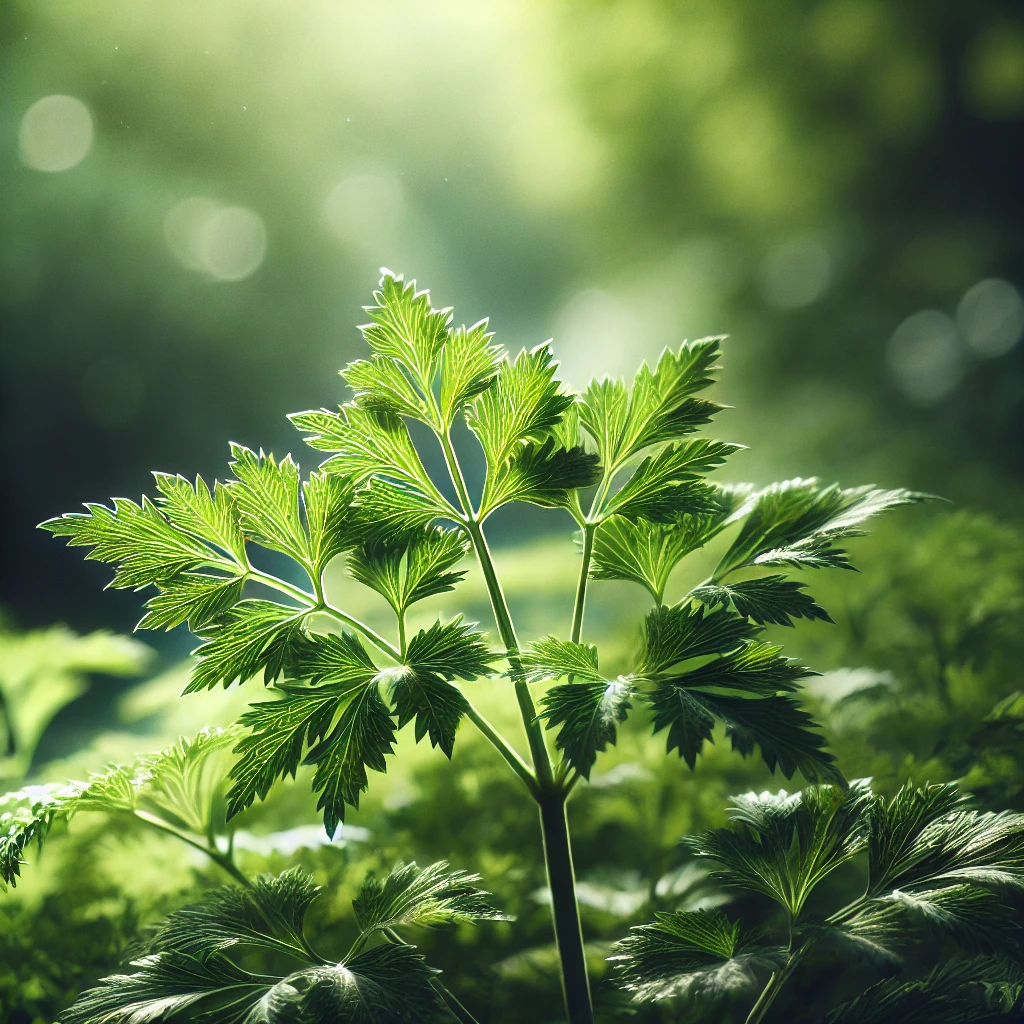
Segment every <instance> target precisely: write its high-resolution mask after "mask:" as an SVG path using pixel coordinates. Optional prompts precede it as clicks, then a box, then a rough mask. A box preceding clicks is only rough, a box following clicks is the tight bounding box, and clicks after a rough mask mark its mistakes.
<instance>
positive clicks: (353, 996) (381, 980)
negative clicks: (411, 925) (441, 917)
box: [274, 944, 447, 1024]
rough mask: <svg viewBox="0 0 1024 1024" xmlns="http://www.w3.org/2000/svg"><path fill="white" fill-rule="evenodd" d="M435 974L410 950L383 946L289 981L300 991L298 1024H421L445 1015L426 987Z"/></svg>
mask: <svg viewBox="0 0 1024 1024" xmlns="http://www.w3.org/2000/svg"><path fill="white" fill-rule="evenodd" d="M437 973H438V972H437V971H435V970H433V968H430V967H428V966H427V964H426V962H425V961H424V959H423V957H422V956H421V955H420V954H419V953H418V952H416V949H415V947H413V946H406V945H397V944H396V945H389V944H384V945H380V946H374V947H373V948H372V949H367V950H364V951H363V952H362V953H359V954H358V955H357V956H354V957H352V958H351V959H349V960H346V961H345V962H344V963H341V964H337V965H336V966H325V967H316V968H312V969H310V970H308V971H304V972H302V973H301V974H300V975H295V976H293V977H292V978H289V979H288V980H289V981H291V982H292V983H293V984H294V983H300V984H302V985H303V987H304V988H305V995H304V998H303V1002H302V1011H303V1012H302V1014H301V1016H300V1017H299V1018H298V1020H300V1021H301V1024H335V1022H341V1021H344V1022H345V1024H420V1022H424V1024H425V1022H428V1021H433V1020H439V1019H443V1016H444V1015H445V1014H446V1012H447V1011H446V1010H445V1009H444V1004H443V1003H442V1002H441V1000H440V997H439V996H438V994H437V992H436V990H435V989H434V988H433V986H432V984H431V982H432V981H433V978H434V976H435V975H436V974H437ZM293 1019H295V1018H287V1017H283V1018H281V1019H280V1020H279V1021H275V1022H274V1024H290V1022H291V1020H293Z"/></svg>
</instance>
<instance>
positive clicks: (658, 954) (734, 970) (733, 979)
mask: <svg viewBox="0 0 1024 1024" xmlns="http://www.w3.org/2000/svg"><path fill="white" fill-rule="evenodd" d="M612 950H613V955H612V956H610V957H609V958H608V959H609V961H610V962H611V963H613V964H614V965H615V967H616V968H617V969H618V978H617V979H616V980H617V981H618V984H619V985H621V986H622V987H623V988H625V989H626V990H627V991H628V992H631V993H632V995H633V998H634V999H635V1000H636V1001H637V1002H643V1003H646V1002H657V1001H661V1000H665V999H672V998H679V997H690V998H691V999H697V1000H700V1001H701V1004H702V1005H707V1004H713V1003H714V1002H715V1001H716V1000H717V999H720V998H721V997H722V996H724V995H727V994H729V993H732V992H734V991H736V990H737V989H740V990H742V989H744V988H748V987H753V983H754V981H755V978H756V976H755V974H754V970H753V969H754V967H755V966H759V965H766V966H771V967H775V966H777V963H778V952H777V951H771V950H767V949H764V950H757V949H752V950H749V951H748V950H743V949H742V947H741V942H740V925H739V924H738V923H736V924H733V923H731V922H730V921H729V919H728V918H727V917H726V916H725V914H723V913H722V912H721V911H720V910H696V911H677V912H676V913H674V914H658V915H657V918H656V920H655V921H654V922H653V923H652V924H643V925H635V926H634V927H632V928H631V929H630V934H629V936H628V937H627V938H625V939H621V940H620V941H619V942H617V943H615V945H614V946H613V947H612ZM773 952H774V953H775V956H772V953H773Z"/></svg>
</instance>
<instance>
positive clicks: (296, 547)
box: [227, 444, 310, 565]
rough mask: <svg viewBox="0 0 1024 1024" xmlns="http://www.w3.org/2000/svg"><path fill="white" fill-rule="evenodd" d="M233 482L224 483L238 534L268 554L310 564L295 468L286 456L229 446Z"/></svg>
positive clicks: (297, 473) (238, 445)
mask: <svg viewBox="0 0 1024 1024" xmlns="http://www.w3.org/2000/svg"><path fill="white" fill-rule="evenodd" d="M231 457H232V459H233V461H232V463H231V469H232V471H233V472H234V474H235V479H234V480H230V481H228V483H227V488H228V493H229V494H230V496H231V500H232V502H233V503H234V506H235V508H236V510H237V511H238V518H239V522H240V523H241V526H242V532H243V533H244V534H245V535H246V537H248V538H249V539H251V540H254V541H256V543H257V544H261V545H262V546H263V547H266V548H270V549H271V550H272V551H280V552H281V553H282V554H285V555H288V556H289V557H290V558H294V559H295V560H296V561H297V562H299V563H300V564H301V565H309V564H310V551H309V540H308V538H307V536H306V531H305V529H303V525H302V513H301V511H300V508H299V467H298V465H297V464H296V463H295V462H293V461H292V457H291V456H290V455H287V456H285V458H283V459H282V460H281V461H280V462H278V461H277V460H276V459H275V458H274V456H273V455H265V454H264V453H263V451H262V450H261V451H260V452H259V453H256V452H253V451H250V450H249V449H248V448H245V447H244V446H242V445H240V444H232V445H231Z"/></svg>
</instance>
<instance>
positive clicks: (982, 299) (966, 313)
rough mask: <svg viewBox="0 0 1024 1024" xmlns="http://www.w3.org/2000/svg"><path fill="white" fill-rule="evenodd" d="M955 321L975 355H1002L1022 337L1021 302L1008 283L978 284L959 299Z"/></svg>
mask: <svg viewBox="0 0 1024 1024" xmlns="http://www.w3.org/2000/svg"><path fill="white" fill-rule="evenodd" d="M956 322H957V326H958V327H959V328H960V333H961V334H962V335H963V338H964V341H966V342H967V344H968V345H969V346H970V347H971V351H972V352H974V354H975V355H979V356H981V357H982V358H984V359H992V358H994V357H995V356H1001V355H1005V354H1006V353H1007V352H1009V351H1010V350H1011V349H1012V348H1013V347H1014V346H1015V345H1016V344H1017V342H1019V341H1020V339H1021V337H1022V336H1024V300H1022V299H1021V296H1020V292H1019V291H1018V290H1017V289H1016V288H1014V286H1013V285H1012V284H1010V282H1009V281H1002V280H1000V279H999V278H989V279H987V280H985V281H979V282H978V283H977V284H976V285H975V286H974V287H973V288H971V289H970V290H969V291H968V292H967V294H966V295H964V297H963V298H962V299H961V300H960V305H959V306H958V307H957V311H956Z"/></svg>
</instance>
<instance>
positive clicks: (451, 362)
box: [440, 320, 501, 429]
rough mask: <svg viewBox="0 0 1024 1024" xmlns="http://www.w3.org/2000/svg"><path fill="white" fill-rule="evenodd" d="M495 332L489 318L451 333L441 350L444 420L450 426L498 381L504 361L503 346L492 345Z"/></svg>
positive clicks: (445, 425) (443, 422)
mask: <svg viewBox="0 0 1024 1024" xmlns="http://www.w3.org/2000/svg"><path fill="white" fill-rule="evenodd" d="M493 337H494V335H493V334H492V333H490V332H488V330H487V321H486V320H481V321H480V322H479V323H476V324H473V326H472V327H458V328H456V329H455V330H453V331H452V332H451V334H450V335H449V336H448V340H447V342H446V343H445V346H444V349H443V350H442V352H441V386H440V402H441V421H442V424H443V425H444V427H445V428H446V429H447V428H448V427H450V426H451V425H452V421H453V420H454V419H455V416H456V414H457V413H458V412H459V411H460V410H461V409H462V407H463V406H464V405H465V404H466V403H467V402H468V401H470V400H471V399H473V398H476V396H477V395H479V394H481V393H482V392H484V391H486V390H487V389H488V388H489V387H490V386H491V385H492V384H493V383H494V381H495V378H496V377H497V374H498V366H499V364H500V361H501V349H500V348H498V347H497V346H496V345H491V344H490V341H491V339H492V338H493Z"/></svg>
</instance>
